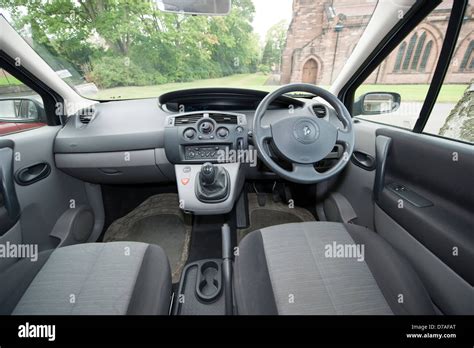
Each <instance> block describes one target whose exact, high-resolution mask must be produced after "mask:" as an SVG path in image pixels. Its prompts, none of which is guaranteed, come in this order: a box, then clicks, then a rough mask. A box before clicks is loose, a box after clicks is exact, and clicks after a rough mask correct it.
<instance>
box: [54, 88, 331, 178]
mask: <svg viewBox="0 0 474 348" xmlns="http://www.w3.org/2000/svg"><path fill="white" fill-rule="evenodd" d="M266 95H267V92H262V91H254V90H247V89H235V88H205V89H190V90H182V91H177V92H171V93H167V94H163V95H162V96H161V97H160V98H158V99H156V98H155V99H138V100H123V101H110V102H102V103H98V104H96V105H94V106H92V107H91V108H90V109H88V110H83V111H82V112H79V113H78V114H76V115H73V116H71V117H69V119H68V121H67V123H66V124H65V125H64V127H63V128H62V129H61V130H60V131H59V132H58V134H57V136H56V139H55V144H54V153H55V160H56V166H57V167H58V168H60V169H61V170H63V171H64V172H66V173H68V174H69V175H71V176H74V177H76V178H79V179H81V180H84V181H87V182H92V183H103V184H106V183H147V182H163V181H175V179H176V178H175V165H178V164H186V163H189V164H199V163H204V162H209V161H210V162H213V161H217V160H218V156H219V154H220V153H223V152H226V151H229V150H247V149H251V148H252V136H251V135H252V121H253V115H254V113H255V110H256V108H257V106H258V105H259V103H260V102H261V100H262V99H263V98H264V97H265V96H266ZM304 107H309V108H312V110H313V113H314V115H315V117H322V118H326V119H327V120H328V122H335V123H337V122H339V120H338V119H337V117H336V114H335V112H334V110H333V109H332V108H331V107H328V106H327V105H326V104H323V103H319V102H317V101H315V100H313V99H305V100H303V99H297V98H291V97H287V96H282V97H280V98H278V99H277V100H275V101H274V102H273V103H272V105H271V106H270V108H269V109H268V111H267V113H266V114H265V116H264V118H263V120H262V122H263V123H264V124H271V123H272V122H273V121H275V120H278V119H281V118H284V117H291V114H293V113H294V114H297V113H298V110H299V109H300V108H304ZM288 110H292V112H291V113H289V112H288ZM333 155H335V156H337V155H338V150H337V149H335V154H333ZM250 172H251V173H253V174H251V175H254V176H255V175H256V176H258V175H262V176H265V177H268V176H272V174H273V173H271V172H268V171H266V170H264V169H262V168H261V167H259V168H254V169H252V170H251V171H250Z"/></svg>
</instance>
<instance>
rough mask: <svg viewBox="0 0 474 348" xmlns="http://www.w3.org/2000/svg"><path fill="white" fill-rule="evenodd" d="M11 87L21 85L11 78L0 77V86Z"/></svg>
mask: <svg viewBox="0 0 474 348" xmlns="http://www.w3.org/2000/svg"><path fill="white" fill-rule="evenodd" d="M11 85H14V86H17V85H21V82H20V81H18V80H17V79H16V78H14V77H13V76H8V78H7V77H5V76H0V86H11Z"/></svg>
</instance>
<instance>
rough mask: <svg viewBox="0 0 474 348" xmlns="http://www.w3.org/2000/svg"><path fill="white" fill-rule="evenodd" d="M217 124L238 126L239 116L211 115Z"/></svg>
mask: <svg viewBox="0 0 474 348" xmlns="http://www.w3.org/2000/svg"><path fill="white" fill-rule="evenodd" d="M209 117H210V118H212V119H213V120H214V121H216V123H222V124H237V116H235V115H226V114H211V115H209Z"/></svg>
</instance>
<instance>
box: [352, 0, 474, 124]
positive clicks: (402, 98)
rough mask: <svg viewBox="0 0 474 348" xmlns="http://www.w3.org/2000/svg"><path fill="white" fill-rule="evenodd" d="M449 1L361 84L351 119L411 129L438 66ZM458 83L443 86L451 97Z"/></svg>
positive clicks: (437, 8)
mask: <svg viewBox="0 0 474 348" xmlns="http://www.w3.org/2000/svg"><path fill="white" fill-rule="evenodd" d="M451 7H452V1H443V2H442V3H441V4H440V5H439V6H438V7H436V8H435V9H434V10H433V11H432V12H431V13H430V15H429V16H428V17H427V18H425V19H424V20H423V21H422V22H421V23H420V24H419V25H418V26H417V27H416V28H415V29H414V30H412V32H411V33H409V34H408V35H407V36H406V38H405V39H404V40H403V41H402V42H401V43H400V44H399V45H398V47H396V48H395V49H394V50H393V51H392V53H391V54H390V55H389V56H388V57H387V58H386V59H385V60H384V61H383V62H382V63H381V64H380V65H379V66H378V67H377V68H376V69H375V71H374V72H373V73H372V74H371V75H370V76H369V77H368V78H367V79H366V80H365V81H364V83H362V84H361V85H360V86H359V87H358V89H357V90H356V93H355V104H354V108H353V114H354V116H356V117H358V118H361V119H365V120H369V121H375V122H379V123H384V124H388V125H392V126H396V127H402V128H407V129H413V127H414V126H415V123H416V121H417V119H418V116H419V114H420V111H421V108H422V106H423V102H424V101H425V98H426V94H427V92H428V88H429V86H430V83H431V81H432V78H433V73H434V70H435V68H436V65H437V63H438V58H439V54H440V51H441V47H442V45H443V41H444V37H445V33H446V28H447V26H448V21H449V17H450V12H451ZM457 78H458V80H457V81H458V82H457V83H456V84H455V85H453V86H451V85H450V86H446V90H448V91H450V92H451V93H452V94H451V97H452V98H456V97H457V95H458V94H457V93H459V91H461V90H462V89H463V87H461V86H460V85H458V83H461V82H462V81H465V82H467V81H469V80H470V78H472V76H471V77H469V76H458V77H457Z"/></svg>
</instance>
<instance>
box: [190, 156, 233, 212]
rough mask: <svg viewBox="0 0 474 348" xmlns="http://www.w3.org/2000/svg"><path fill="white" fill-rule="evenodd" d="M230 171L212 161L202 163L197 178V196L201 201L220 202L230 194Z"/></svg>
mask: <svg viewBox="0 0 474 348" xmlns="http://www.w3.org/2000/svg"><path fill="white" fill-rule="evenodd" d="M229 192H230V180H229V173H228V172H227V170H226V169H225V168H224V167H222V166H216V165H214V164H212V163H210V162H206V163H204V164H203V165H202V167H201V171H200V172H199V178H198V180H196V196H197V198H198V199H199V200H200V201H201V202H206V203H218V202H222V201H223V200H225V199H226V198H227V197H228V196H229Z"/></svg>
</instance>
